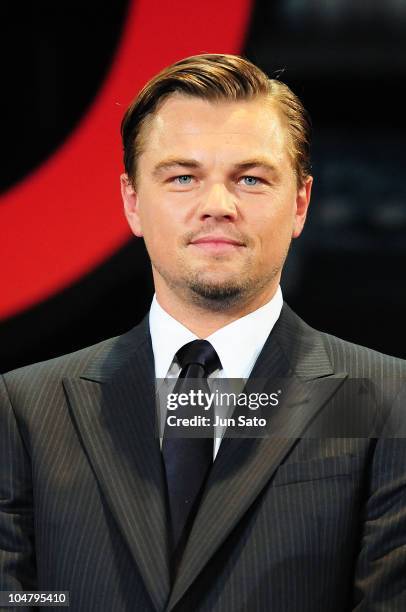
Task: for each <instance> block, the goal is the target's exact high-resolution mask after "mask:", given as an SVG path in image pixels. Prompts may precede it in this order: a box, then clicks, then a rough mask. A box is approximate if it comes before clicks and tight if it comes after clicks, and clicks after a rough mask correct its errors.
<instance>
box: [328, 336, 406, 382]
mask: <svg viewBox="0 0 406 612" xmlns="http://www.w3.org/2000/svg"><path fill="white" fill-rule="evenodd" d="M318 333H319V334H320V336H321V339H322V341H323V344H324V346H325V347H326V350H327V352H328V354H329V357H330V359H331V361H332V363H333V365H334V366H335V367H338V368H342V369H345V370H347V371H348V372H349V373H350V374H352V375H353V376H359V377H364V376H365V377H366V376H370V375H378V376H393V375H401V376H406V360H404V359H401V358H399V357H394V356H392V355H386V354H385V353H381V352H379V351H376V350H374V349H371V348H368V347H366V346H362V345H360V344H355V343H353V342H349V341H348V340H343V339H342V338H337V336H333V335H332V334H328V333H326V332H318Z"/></svg>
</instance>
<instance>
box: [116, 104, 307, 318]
mask: <svg viewBox="0 0 406 612" xmlns="http://www.w3.org/2000/svg"><path fill="white" fill-rule="evenodd" d="M142 136H143V143H144V145H143V152H142V153H141V155H140V157H139V159H138V161H137V179H136V186H135V187H133V186H132V185H131V184H130V182H129V181H128V178H127V176H126V175H123V176H122V177H121V180H122V194H123V199H124V204H125V212H126V216H127V220H128V222H129V224H130V227H131V229H132V231H133V232H134V234H135V235H136V236H143V237H144V239H145V243H146V247H147V250H148V253H149V256H150V258H151V262H152V269H153V275H154V282H155V288H156V292H157V296H158V298H159V297H160V295H162V296H163V297H165V298H166V299H167V298H170V296H171V295H172V296H173V297H174V296H176V297H177V298H178V299H182V300H183V301H185V300H186V302H189V303H190V302H194V303H198V304H200V305H201V306H203V307H205V308H211V309H213V310H219V309H222V308H226V307H230V306H231V305H235V304H237V303H239V304H244V303H248V302H249V301H253V300H254V301H256V302H258V303H260V304H261V303H265V302H266V301H267V300H268V299H270V298H271V297H272V295H273V293H274V292H275V290H276V287H277V285H278V283H279V279H280V275H281V270H282V266H283V264H284V261H285V257H286V255H287V251H288V248H289V245H290V242H291V239H292V237H297V236H298V235H299V234H300V232H301V230H302V228H303V224H304V221H305V217H306V212H307V207H308V204H309V199H310V189H311V178H309V179H308V180H307V181H306V182H305V184H304V185H303V186H302V187H300V188H299V189H298V187H297V181H296V175H295V173H294V171H293V167H292V162H291V160H290V157H289V154H288V133H287V131H286V128H285V127H284V126H283V124H282V121H281V119H280V116H279V112H278V111H277V110H276V108H275V107H274V106H272V104H271V103H270V102H269V101H266V100H265V99H256V100H252V101H241V102H216V103H213V102H207V101H204V100H201V99H199V98H193V97H188V96H182V95H179V94H174V95H172V96H170V97H169V98H168V99H167V100H166V101H165V102H164V103H163V104H162V105H161V106H160V108H159V109H158V111H157V112H156V113H155V115H154V116H153V117H152V119H151V121H150V122H149V123H148V124H147V125H144V127H143V133H142Z"/></svg>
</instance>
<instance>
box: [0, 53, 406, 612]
mask: <svg viewBox="0 0 406 612" xmlns="http://www.w3.org/2000/svg"><path fill="white" fill-rule="evenodd" d="M309 131H310V130H309V122H308V120H307V118H306V113H305V111H304V109H303V107H302V105H301V103H300V101H299V100H298V99H297V97H296V96H295V95H294V94H293V93H292V92H291V91H290V90H289V88H288V87H287V86H286V85H284V84H283V83H281V82H279V81H274V80H269V79H268V78H267V77H266V76H265V75H264V74H263V73H262V72H261V71H260V70H259V69H258V68H257V67H255V66H254V65H252V64H251V63H249V62H248V61H246V60H243V59H241V58H238V57H235V56H227V55H201V56H196V57H192V58H188V59H185V60H183V61H181V62H178V63H176V64H174V65H173V66H171V67H169V68H167V69H166V70H164V71H163V72H162V73H160V74H159V75H158V76H156V77H155V78H154V79H153V80H152V81H150V82H149V83H148V84H147V85H146V86H145V87H144V89H143V90H142V91H141V92H140V94H139V95H138V96H137V98H136V100H135V101H134V102H133V103H132V105H131V106H130V108H129V109H128V110H127V113H126V115H125V117H124V121H123V126H122V135H123V143H124V163H125V174H123V175H122V177H121V188H122V196H123V201H124V208H125V214H126V217H127V220H128V222H129V224H130V227H131V229H132V231H133V232H134V234H135V235H136V236H142V237H143V238H144V239H145V243H146V246H147V249H148V252H149V255H150V258H151V263H152V271H153V277H154V283H155V291H156V295H155V297H154V300H153V303H152V306H151V311H150V313H149V316H148V317H146V318H145V319H144V321H143V322H142V323H141V324H140V325H139V326H137V327H135V328H134V329H132V330H131V331H129V332H128V333H126V334H124V335H123V336H121V337H118V338H113V339H110V340H106V341H104V342H101V343H99V344H97V345H95V346H93V347H90V348H86V349H83V350H81V351H79V352H76V353H73V354H71V355H66V356H64V357H61V358H58V359H54V360H51V361H49V362H45V363H40V364H36V365H34V366H30V367H26V368H22V369H20V370H17V371H14V372H10V373H9V374H6V375H5V376H4V379H3V381H2V386H1V409H0V419H1V420H0V425H1V447H0V457H1V464H0V465H1V468H0V587H1V589H2V590H25V591H28V590H32V589H36V590H46V591H58V590H60V591H69V592H70V607H71V609H72V610H75V612H76V611H79V610H80V611H82V610H83V611H86V612H88V611H93V610H95V611H96V610H97V611H98V610H109V611H110V610H113V611H124V610H140V611H146V610H151V611H153V610H156V611H159V610H166V611H168V612H170V611H172V610H175V611H178V612H180V611H184V612H186V611H189V610H199V611H207V612H208V611H219V612H220V611H221V612H226V611H230V612H231V611H232V612H236V611H241V612H242V611H244V612H245V611H250V612H251V611H268V610H276V611H278V612H279V611H280V612H282V611H283V612H285V611H289V612H293V611H300V612H304V611H309V612H310V611H311V612H316V611H320V612H327V611H337V612H338V611H339V612H343V611H345V610H357V611H361V610H362V611H368V612H373V611H375V610H376V611H378V610H379V611H382V610H388V611H389V610H390V611H392V610H404V609H406V489H405V485H406V467H405V466H406V442H405V441H404V439H402V438H401V437H400V435H397V434H399V431H400V429H397V430H396V431H394V429H393V415H394V414H395V416H396V418H397V419H398V421H397V426H399V427H400V428H401V427H402V426H403V423H404V419H403V413H402V406H403V404H402V402H400V401H399V397H401V395H399V393H400V394H401V393H402V384H403V381H404V377H405V374H406V368H405V364H404V362H402V361H401V360H398V359H395V358H392V357H388V356H385V355H381V354H379V353H376V352H373V351H371V350H368V349H365V348H363V347H359V346H355V345H352V344H350V343H347V342H344V341H342V340H339V339H337V338H334V337H332V336H329V335H327V334H324V333H321V332H317V331H315V330H313V329H312V328H310V327H308V326H307V325H306V324H305V323H304V322H303V321H302V320H301V319H300V318H299V317H297V316H296V315H295V314H294V313H293V312H292V311H291V310H290V309H289V307H288V306H287V305H286V304H284V303H283V301H282V297H281V290H280V287H279V282H280V277H281V271H282V268H283V264H284V261H285V258H286V255H287V252H288V249H289V245H290V242H291V240H292V238H297V237H298V236H299V235H300V233H301V231H302V229H303V226H304V223H305V219H306V214H307V209H308V206H309V201H310V192H311V185H312V177H311V176H310V166H309V144H310V137H309ZM185 347H186V348H185ZM192 353H193V355H192V357H190V354H192ZM155 378H158V379H164V382H165V380H166V381H168V380H170V379H173V380H174V382H175V387H176V388H175V390H177V392H178V393H180V392H181V391H182V389H184V388H185V387H184V385H185V384H189V383H190V381H191V380H194V381H195V382H196V381H197V383H196V384H198V385H200V387H199V388H201V389H202V388H205V389H207V388H208V386H209V383H210V384H213V381H215V380H216V378H218V379H220V378H228V379H234V378H240V379H243V380H246V379H249V380H248V382H247V389H248V388H249V384H250V382H251V381H257V380H258V381H259V380H264V379H265V380H267V381H271V380H272V381H273V380H286V381H287V383H286V385H287V386H286V389H287V394H288V396H289V399H287V400H286V401H281V402H280V403H279V405H278V406H276V408H275V407H274V408H273V409H272V410H271V409H269V412H268V413H267V408H264V409H263V411H262V413H261V414H262V415H264V416H266V417H267V419H268V420H267V427H268V429H267V434H268V435H263V436H261V435H258V436H257V437H255V436H254V437H248V436H247V437H244V436H242V437H229V436H227V429H226V430H224V428H223V429H221V428H213V427H212V424H211V425H210V427H211V428H210V434H209V435H207V436H206V437H201V438H200V437H199V438H190V439H188V438H187V436H186V435H185V436H183V437H181V438H178V439H177V438H172V437H171V435H170V432H169V430H170V428H169V426H168V422H167V421H165V428H164V430H163V431H161V434H160V436H157V435H156V419H155V399H154V397H155V386H154V385H155ZM358 379H362V381H364V383H365V384H363V385H361V392H357V394H356V395H355V401H354V394H353V393H351V392H350V389H351V385H350V382H351V381H352V382H354V381H355V382H356V383H357V382H358ZM209 387H210V386H209ZM210 388H212V387H210ZM357 388H358V389H359V387H357ZM189 390H190V387H189ZM282 391H284V389H282ZM346 411H347V413H348V415H349V420H350V424H351V426H350V427H349V429H348V428H344V430H345V432H346V433H345V435H342V430H341V429H340V427H341V425H342V423H341V417H342V415H343V414H346ZM168 412H169V410H168ZM337 415H338V417H339V418H338V421H339V424H338V425H337V428H338V429H337V431H336V430H335V425H334V427H333V428H332V429H330V430H328V427H327V430H328V435H326V433H325V432H326V431H327V430H326V426H328V425H330V424H331V423H336V422H337ZM348 415H347V416H348ZM355 417H357V419H358V421H357V423H358V425H359V422H361V427H358V425H356V426H355V425H354V427H355V429H354V431H355V432H356V435H352V433H351V432H352V431H353V430H352V429H351V427H352V426H353V419H355ZM165 418H166V417H165ZM390 422H392V429H390ZM357 427H358V428H357ZM348 431H350V433H348ZM269 434H271V435H269ZM388 434H390V435H392V438H389V435H388ZM208 457H209V459H208ZM205 462H206V463H205ZM208 462H209V463H208ZM192 489H193V491H192Z"/></svg>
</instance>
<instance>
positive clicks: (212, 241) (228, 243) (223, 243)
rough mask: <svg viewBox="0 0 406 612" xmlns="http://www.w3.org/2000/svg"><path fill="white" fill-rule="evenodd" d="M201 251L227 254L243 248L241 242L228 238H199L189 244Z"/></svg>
mask: <svg viewBox="0 0 406 612" xmlns="http://www.w3.org/2000/svg"><path fill="white" fill-rule="evenodd" d="M189 244H190V245H191V246H193V247H196V248H198V249H200V250H202V251H206V252H209V253H227V252H232V251H236V250H238V249H241V248H244V247H245V245H244V243H243V242H240V241H239V240H236V239H235V238H229V237H228V236H215V235H213V236H201V237H200V238H196V239H195V240H192V241H191V242H190V243H189Z"/></svg>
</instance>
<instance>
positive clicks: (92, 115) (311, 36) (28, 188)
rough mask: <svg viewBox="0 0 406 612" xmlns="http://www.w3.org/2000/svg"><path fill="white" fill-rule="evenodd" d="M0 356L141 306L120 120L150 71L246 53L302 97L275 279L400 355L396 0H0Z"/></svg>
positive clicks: (96, 335) (404, 186)
mask: <svg viewBox="0 0 406 612" xmlns="http://www.w3.org/2000/svg"><path fill="white" fill-rule="evenodd" d="M0 18H1V24H2V25H1V27H2V36H1V40H2V45H3V47H4V48H3V51H2V57H3V59H4V67H3V73H2V75H3V76H2V85H3V100H4V102H5V104H6V108H5V112H4V114H3V118H4V119H5V121H4V126H3V129H2V143H3V156H2V157H3V162H2V165H1V166H0V171H1V189H2V197H1V203H0V249H1V252H0V256H1V262H2V263H1V270H2V280H3V282H2V284H1V287H2V289H1V295H0V316H1V324H0V371H3V372H4V371H7V370H9V369H12V368H15V367H18V366H21V365H25V364H27V363H32V362H34V361H39V360H43V359H48V358H50V357H53V356H56V355H59V354H63V353H67V352H70V351H73V350H76V349H78V348H81V347H83V346H87V345H90V344H92V343H95V342H98V341H99V340H101V339H104V338H107V337H110V336H115V335H118V334H120V333H122V332H124V331H126V330H128V329H130V328H131V327H132V326H134V325H135V324H136V323H138V322H139V321H140V319H141V318H142V317H143V316H144V314H145V313H146V312H147V310H148V307H149V304H150V301H151V297H152V292H153V287H152V281H151V275H150V269H149V263H148V259H147V256H146V254H145V250H144V247H143V243H142V241H140V240H136V239H134V238H132V237H131V235H130V233H129V230H128V228H127V226H126V222H125V219H124V216H123V213H122V206H121V200H120V195H119V182H118V176H119V174H120V172H121V169H122V162H121V143H120V137H119V126H120V121H121V117H122V115H123V113H124V110H125V108H126V106H127V105H128V103H129V102H130V101H131V99H132V98H133V97H134V95H135V94H136V93H137V91H138V90H139V89H140V87H141V86H142V85H143V83H144V82H145V81H146V80H147V79H148V78H150V77H151V76H152V75H153V74H154V73H156V72H157V71H158V70H159V69H161V68H163V67H164V66H166V65H168V64H169V63H171V62H173V61H175V60H177V59H180V58H182V57H184V56H186V55H191V54H194V53H202V52H215V53H221V52H230V53H239V54H243V55H245V56H246V57H248V58H249V59H250V60H252V61H253V62H254V63H256V64H258V65H259V66H260V67H261V68H262V69H264V70H265V71H266V72H267V73H268V74H269V75H270V76H272V77H275V76H276V77H278V78H281V80H283V81H284V82H286V83H287V84H288V85H289V86H290V87H291V88H292V89H293V90H294V91H295V92H296V93H297V94H298V95H299V97H301V99H302V100H303V102H304V104H305V106H306V107H307V109H308V110H309V112H310V115H311V117H312V120H313V127H314V145H313V174H314V177H315V184H314V191H313V198H312V205H311V212H310V216H309V219H308V222H307V226H306V228H305V231H304V234H303V235H302V237H301V238H300V239H299V240H297V241H294V245H293V247H292V249H291V252H290V255H289V258H288V263H287V266H286V270H285V273H284V278H283V283H282V289H283V292H284V297H285V299H286V301H287V302H288V303H289V304H290V306H291V307H293V308H294V309H295V310H296V312H297V313H298V314H299V315H300V316H302V317H303V318H304V319H305V320H306V321H307V322H308V323H309V324H310V325H312V326H313V327H316V328H318V329H321V330H324V331H328V332H330V333H333V334H335V335H337V336H340V337H342V338H345V339H347V340H350V341H353V342H356V343H360V344H363V345H366V346H368V347H371V348H374V349H377V350H380V351H382V352H385V353H389V354H393V355H397V356H400V357H406V346H405V333H404V318H405V314H404V313H405V307H406V283H405V281H404V276H405V274H404V268H405V264H406V182H405V172H406V167H405V150H404V141H405V136H406V133H405V126H404V123H403V115H404V110H402V108H404V106H403V105H404V99H403V98H404V96H403V84H404V78H405V76H406V74H405V73H406V36H405V33H406V3H405V2H404V1H403V0H386V2H385V3H376V2H373V1H372V0H371V1H369V2H368V1H365V2H354V1H353V0H325V1H322V0H280V1H278V2H277V1H271V0H252V1H249V0H233V1H232V2H231V1H230V0H223V1H222V2H221V3H219V2H214V1H213V0H208V1H206V2H204V3H201V4H199V5H197V4H196V5H192V4H190V3H187V2H186V1H184V0H180V1H179V2H176V1H173V2H169V0H160V1H159V2H158V1H157V0H149V1H148V2H147V1H146V0H114V2H113V1H111V2H104V3H100V2H98V1H96V0H87V2H85V3H78V2H77V3H76V2H75V1H72V0H69V1H68V0H59V2H58V3H55V2H52V3H51V2H42V1H38V2H36V3H35V4H34V3H31V4H29V3H26V4H25V3H14V2H11V1H8V0H3V2H2V3H1V5H0Z"/></svg>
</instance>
